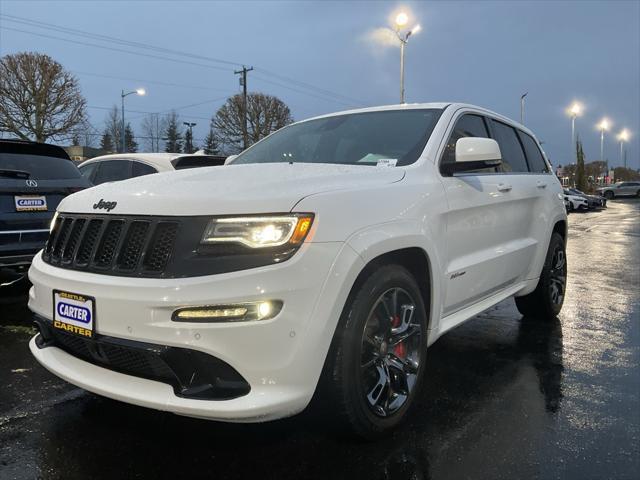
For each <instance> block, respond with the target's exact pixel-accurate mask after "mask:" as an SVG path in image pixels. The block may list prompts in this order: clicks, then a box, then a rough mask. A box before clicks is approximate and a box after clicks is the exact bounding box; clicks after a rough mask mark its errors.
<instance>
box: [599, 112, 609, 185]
mask: <svg viewBox="0 0 640 480" xmlns="http://www.w3.org/2000/svg"><path fill="white" fill-rule="evenodd" d="M598 129H599V130H600V161H601V162H604V164H605V169H606V171H605V174H604V177H603V179H602V180H603V183H606V178H607V177H608V176H609V161H608V160H605V159H604V132H605V131H606V130H609V120H607V119H606V118H603V119H602V120H601V121H600V123H599V124H598Z"/></svg>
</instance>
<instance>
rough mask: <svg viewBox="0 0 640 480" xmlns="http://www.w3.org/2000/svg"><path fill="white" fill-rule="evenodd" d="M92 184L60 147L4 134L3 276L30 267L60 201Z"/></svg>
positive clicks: (0, 150)
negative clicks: (9, 138) (16, 138)
mask: <svg viewBox="0 0 640 480" xmlns="http://www.w3.org/2000/svg"><path fill="white" fill-rule="evenodd" d="M90 186H91V183H90V182H89V181H88V180H87V179H85V178H84V177H83V176H82V175H81V174H80V171H79V170H78V168H77V167H76V166H75V165H74V164H73V162H72V161H71V159H70V158H69V156H68V155H67V153H66V152H65V151H64V149H62V148H61V147H58V146H55V145H49V144H44V143H35V142H28V141H22V140H3V139H0V281H2V282H5V281H6V279H7V278H9V279H11V278H16V277H18V278H19V277H20V275H21V274H22V273H26V270H27V268H28V266H29V265H30V264H31V259H32V258H33V256H34V255H35V254H36V253H37V252H38V251H39V250H40V249H41V248H42V247H43V246H44V244H45V242H46V240H47V237H48V236H49V227H50V223H51V219H52V217H53V214H54V212H55V211H56V207H57V206H58V204H59V203H60V201H61V200H62V199H63V198H64V197H66V196H67V195H69V194H70V193H74V192H77V191H78V190H82V189H84V188H87V187H90Z"/></svg>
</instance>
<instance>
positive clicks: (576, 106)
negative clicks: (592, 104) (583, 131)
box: [569, 102, 582, 163]
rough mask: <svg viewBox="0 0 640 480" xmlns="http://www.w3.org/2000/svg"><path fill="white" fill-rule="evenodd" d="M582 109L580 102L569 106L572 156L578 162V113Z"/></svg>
mask: <svg viewBox="0 0 640 480" xmlns="http://www.w3.org/2000/svg"><path fill="white" fill-rule="evenodd" d="M581 111H582V105H580V104H579V103H577V102H575V103H574V104H573V105H571V108H569V115H570V116H571V150H570V151H571V152H572V154H571V156H573V159H574V160H575V161H576V163H577V162H578V147H577V145H576V141H577V139H576V118H577V117H578V115H580V113H581Z"/></svg>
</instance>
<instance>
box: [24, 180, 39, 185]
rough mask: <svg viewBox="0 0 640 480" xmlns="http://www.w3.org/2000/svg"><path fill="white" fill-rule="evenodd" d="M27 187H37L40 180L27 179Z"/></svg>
mask: <svg viewBox="0 0 640 480" xmlns="http://www.w3.org/2000/svg"><path fill="white" fill-rule="evenodd" d="M26 183H27V187H37V186H38V182H36V181H35V180H27V181H26Z"/></svg>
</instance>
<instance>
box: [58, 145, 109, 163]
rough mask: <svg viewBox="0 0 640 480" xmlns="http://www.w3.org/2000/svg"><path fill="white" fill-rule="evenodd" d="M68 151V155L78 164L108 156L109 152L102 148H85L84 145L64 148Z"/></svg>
mask: <svg viewBox="0 0 640 480" xmlns="http://www.w3.org/2000/svg"><path fill="white" fill-rule="evenodd" d="M62 148H64V149H65V150H66V151H67V154H68V155H69V157H70V158H71V160H73V161H74V162H76V163H80V162H84V161H85V160H88V159H90V158H93V157H99V156H101V155H106V154H107V153H109V152H106V151H105V150H103V149H101V148H94V147H83V146H82V145H71V146H68V147H62Z"/></svg>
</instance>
